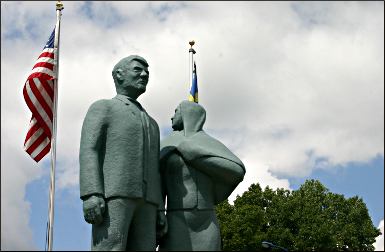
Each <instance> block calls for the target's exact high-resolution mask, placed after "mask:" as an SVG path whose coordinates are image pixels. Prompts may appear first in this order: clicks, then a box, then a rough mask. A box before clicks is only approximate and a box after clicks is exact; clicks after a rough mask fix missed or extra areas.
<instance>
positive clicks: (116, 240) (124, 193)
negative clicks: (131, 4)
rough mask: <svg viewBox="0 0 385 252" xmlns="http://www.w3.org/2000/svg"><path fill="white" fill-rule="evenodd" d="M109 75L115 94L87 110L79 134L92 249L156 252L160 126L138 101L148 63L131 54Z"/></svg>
mask: <svg viewBox="0 0 385 252" xmlns="http://www.w3.org/2000/svg"><path fill="white" fill-rule="evenodd" d="M112 76H113V79H114V82H115V87H116V92H117V95H116V96H115V97H114V98H112V99H108V100H107V99H103V100H99V101H96V102H94V103H93V104H92V105H91V106H90V108H89V110H88V112H87V115H86V117H85V119H84V122H83V127H82V133H81V142H80V155H79V159H80V198H81V199H82V200H83V211H84V218H85V220H86V221H87V222H88V223H91V224H92V245H91V249H92V250H106V251H109V250H155V246H156V221H157V212H158V211H157V209H158V206H159V205H163V200H162V197H161V193H160V190H161V181H160V174H159V127H158V124H157V123H156V122H155V120H154V119H153V118H151V117H150V116H149V115H148V114H147V112H146V111H145V110H144V108H143V107H142V106H141V104H140V103H139V102H138V101H137V100H136V99H137V98H138V97H139V96H140V95H141V94H143V93H144V92H145V91H146V86H147V83H148V79H149V71H148V63H147V61H146V60H145V59H144V58H142V57H140V56H137V55H131V56H129V57H126V58H123V59H122V60H120V61H119V62H118V63H117V64H116V65H115V67H114V68H113V71H112ZM158 214H159V215H160V217H159V218H161V219H162V220H164V218H165V217H164V216H161V215H162V214H163V213H162V212H161V211H159V212H158ZM163 224H164V223H163Z"/></svg>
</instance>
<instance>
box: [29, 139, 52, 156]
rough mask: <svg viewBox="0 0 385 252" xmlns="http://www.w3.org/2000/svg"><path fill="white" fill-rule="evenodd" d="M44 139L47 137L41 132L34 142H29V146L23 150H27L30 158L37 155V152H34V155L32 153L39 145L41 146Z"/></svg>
mask: <svg viewBox="0 0 385 252" xmlns="http://www.w3.org/2000/svg"><path fill="white" fill-rule="evenodd" d="M45 139H48V138H47V137H46V136H45V135H44V134H41V135H40V136H38V137H37V138H36V139H35V141H34V142H32V143H31V145H30V146H28V148H26V149H25V150H26V151H27V153H28V154H30V155H31V157H32V158H34V157H35V156H36V155H37V152H35V155H33V156H32V153H33V152H34V151H35V150H36V149H37V150H39V149H38V148H39V146H40V147H41V146H42V144H43V142H44V140H45ZM44 146H45V145H44ZM44 146H43V147H44Z"/></svg>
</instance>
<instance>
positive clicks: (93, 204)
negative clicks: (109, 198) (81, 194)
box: [83, 195, 105, 224]
mask: <svg viewBox="0 0 385 252" xmlns="http://www.w3.org/2000/svg"><path fill="white" fill-rule="evenodd" d="M104 210H105V202H104V199H103V197H102V196H97V195H92V196H91V197H89V198H87V199H85V200H84V201H83V213H84V219H85V220H86V221H87V222H88V223H90V224H100V223H102V221H103V213H104Z"/></svg>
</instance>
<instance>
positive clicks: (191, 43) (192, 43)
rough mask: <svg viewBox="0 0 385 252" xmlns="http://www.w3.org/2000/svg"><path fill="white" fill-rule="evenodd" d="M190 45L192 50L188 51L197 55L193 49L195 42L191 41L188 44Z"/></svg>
mask: <svg viewBox="0 0 385 252" xmlns="http://www.w3.org/2000/svg"><path fill="white" fill-rule="evenodd" d="M188 43H189V44H190V46H191V48H190V50H188V51H189V52H192V53H193V54H195V53H196V52H195V50H194V49H193V48H192V47H193V45H195V41H194V40H191V41H190V42H188Z"/></svg>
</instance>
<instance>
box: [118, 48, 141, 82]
mask: <svg viewBox="0 0 385 252" xmlns="http://www.w3.org/2000/svg"><path fill="white" fill-rule="evenodd" d="M133 60H136V61H139V62H140V63H142V64H143V65H144V66H146V67H148V63H147V61H146V60H145V59H144V58H143V57H141V56H139V55H130V56H128V57H125V58H123V59H121V60H120V61H119V62H118V63H117V64H116V65H115V66H114V68H113V69H112V78H113V79H114V82H115V84H116V71H117V70H118V69H125V68H126V67H127V65H128V64H129V63H130V62H131V61H133Z"/></svg>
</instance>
